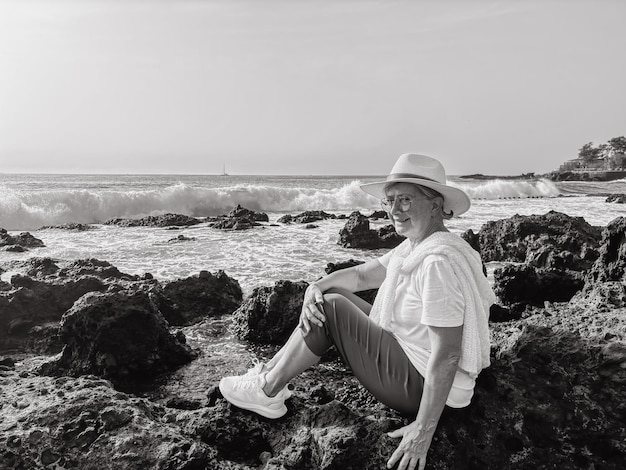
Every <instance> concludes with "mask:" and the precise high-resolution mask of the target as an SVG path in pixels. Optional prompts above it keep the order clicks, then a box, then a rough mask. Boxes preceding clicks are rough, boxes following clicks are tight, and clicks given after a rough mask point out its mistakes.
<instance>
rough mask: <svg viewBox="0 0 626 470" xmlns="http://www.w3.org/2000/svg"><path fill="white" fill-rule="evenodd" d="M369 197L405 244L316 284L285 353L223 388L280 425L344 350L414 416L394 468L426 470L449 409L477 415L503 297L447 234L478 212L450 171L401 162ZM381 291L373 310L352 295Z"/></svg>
mask: <svg viewBox="0 0 626 470" xmlns="http://www.w3.org/2000/svg"><path fill="white" fill-rule="evenodd" d="M362 189H363V190H364V191H365V192H367V193H369V194H371V195H374V196H377V197H379V198H381V201H382V206H383V208H384V209H385V210H386V211H387V213H388V214H389V218H390V219H391V221H392V223H393V225H394V227H395V229H396V231H397V232H398V233H399V234H400V235H403V236H405V237H406V240H405V241H404V242H403V243H402V244H400V245H399V246H398V247H397V248H395V249H393V250H391V251H390V252H388V253H387V254H385V255H383V256H381V257H380V258H378V259H375V260H372V261H369V262H367V263H364V264H361V265H359V266H355V267H352V268H349V269H344V270H340V271H336V272H334V273H332V274H329V275H328V276H326V277H324V278H322V279H320V280H318V281H316V282H314V283H312V284H311V285H310V286H309V287H308V289H307V290H306V292H305V295H304V302H303V306H302V314H301V316H300V322H299V325H298V328H296V331H294V332H293V333H292V335H291V337H290V338H289V340H288V341H287V343H286V344H285V345H284V346H283V347H282V349H281V350H280V351H278V353H277V354H276V355H275V356H274V357H273V358H272V359H271V360H270V361H269V362H268V363H266V364H259V365H257V366H256V367H254V368H253V369H250V370H249V371H248V372H247V373H246V374H245V375H243V376H238V377H226V378H224V379H222V380H221V382H220V390H221V392H222V395H223V396H224V397H225V398H226V399H227V400H228V401H229V402H231V403H232V404H233V405H235V406H238V407H240V408H244V409H247V410H251V411H254V412H256V413H258V414H260V415H262V416H266V417H269V418H279V417H281V416H282V415H284V414H285V413H286V412H287V409H286V407H285V400H286V399H287V398H289V396H290V395H291V393H290V391H289V389H288V388H287V383H288V382H289V380H290V379H292V378H293V377H295V376H296V375H298V374H299V373H300V372H302V371H304V370H305V369H307V368H309V367H310V366H312V365H313V364H315V363H317V362H318V361H319V359H320V356H322V354H323V353H324V352H325V351H326V350H327V349H328V348H329V347H331V346H333V345H334V346H335V347H336V348H337V350H338V351H339V353H340V355H341V356H342V358H343V360H344V361H345V362H346V364H347V365H348V366H349V367H350V368H351V369H352V372H353V373H354V374H355V376H356V377H357V378H358V379H359V381H360V382H361V383H362V384H363V386H364V387H365V388H366V389H367V390H369V391H370V392H371V393H372V394H373V395H374V396H375V397H376V398H377V399H378V400H380V401H381V402H382V403H384V404H385V405H387V406H389V407H391V408H394V409H396V410H398V411H399V412H401V413H403V414H405V415H409V416H412V417H415V420H414V421H413V422H412V423H410V424H409V425H407V426H404V427H403V428H401V429H398V430H396V431H393V432H391V433H389V435H390V436H391V437H396V438H402V441H401V442H400V444H399V446H398V448H397V449H396V450H395V452H394V453H393V454H392V455H391V457H390V459H389V461H388V464H387V466H388V467H389V468H391V467H393V466H394V465H395V464H396V463H398V462H399V466H398V468H399V469H405V468H408V469H414V468H416V466H418V465H419V467H418V468H420V469H423V468H424V466H425V464H426V453H427V451H428V448H429V447H430V443H431V440H432V437H433V434H434V432H435V429H436V427H437V423H438V422H439V418H440V416H441V413H442V411H443V408H444V406H445V405H448V406H450V407H454V408H460V407H464V406H467V405H468V404H469V403H470V400H471V398H472V395H473V393H474V384H475V380H476V377H477V376H478V373H479V372H480V371H481V369H483V368H484V367H487V366H488V365H489V329H488V316H489V307H490V305H491V304H492V303H493V302H494V300H495V298H494V295H493V292H492V290H491V288H490V286H489V284H488V282H487V280H486V278H485V276H484V275H483V271H482V263H481V261H480V257H479V255H478V253H476V251H474V250H473V249H472V248H471V247H470V246H469V245H468V244H467V243H466V242H465V241H463V239H461V238H460V237H458V236H457V235H454V234H452V233H450V232H449V231H448V230H447V229H446V227H445V225H444V220H446V219H449V218H451V217H452V216H456V215H460V214H462V213H464V212H465V211H467V210H468V209H469V207H470V200H469V197H468V196H467V195H466V194H465V193H464V192H463V191H461V190H460V189H457V188H454V187H451V186H449V185H447V184H446V175H445V171H444V168H443V166H442V165H441V163H439V161H437V160H435V159H434V158H430V157H427V156H424V155H417V154H405V155H402V156H400V158H399V159H398V161H397V162H396V164H395V165H394V167H393V168H392V170H391V173H390V174H389V176H388V177H387V179H386V180H385V181H381V182H376V183H370V184H366V185H363V186H362ZM374 288H378V289H379V292H378V295H377V296H376V300H375V301H374V305H373V306H372V305H370V304H368V303H367V302H365V301H363V300H362V299H360V298H359V297H357V296H356V295H354V294H353V293H354V292H358V291H362V290H367V289H374Z"/></svg>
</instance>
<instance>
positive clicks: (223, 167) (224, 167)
mask: <svg viewBox="0 0 626 470" xmlns="http://www.w3.org/2000/svg"><path fill="white" fill-rule="evenodd" d="M221 176H228V173H226V163H224V165H223V166H222V174H221Z"/></svg>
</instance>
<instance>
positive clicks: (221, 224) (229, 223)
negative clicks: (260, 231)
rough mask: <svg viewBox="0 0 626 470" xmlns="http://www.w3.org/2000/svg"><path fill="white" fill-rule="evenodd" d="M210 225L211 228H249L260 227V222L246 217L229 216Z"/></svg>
mask: <svg viewBox="0 0 626 470" xmlns="http://www.w3.org/2000/svg"><path fill="white" fill-rule="evenodd" d="M210 225H211V227H212V228H216V229H219V230H250V229H251V228H254V227H260V226H261V225H262V224H260V223H258V222H255V221H254V220H250V219H248V218H247V217H230V218H226V219H221V220H218V221H217V222H213V223H211V224H210Z"/></svg>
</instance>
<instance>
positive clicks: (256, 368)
mask: <svg viewBox="0 0 626 470" xmlns="http://www.w3.org/2000/svg"><path fill="white" fill-rule="evenodd" d="M264 372H267V367H266V365H265V364H264V363H263V362H260V361H258V360H257V359H254V365H253V366H252V367H251V368H250V369H248V371H247V372H246V373H245V374H243V376H242V377H254V376H255V375H260V374H262V373H264ZM281 393H282V394H284V396H285V400H288V399H289V398H291V395H292V394H291V390H289V384H287V385H285V386H284V387H283V389H282V391H281V392H280V393H279V395H280V394H281Z"/></svg>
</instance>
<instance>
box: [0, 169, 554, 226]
mask: <svg viewBox="0 0 626 470" xmlns="http://www.w3.org/2000/svg"><path fill="white" fill-rule="evenodd" d="M360 184H361V183H360V182H359V181H357V180H355V181H351V182H349V183H347V184H343V185H341V186H338V187H331V188H323V189H319V188H315V187H310V188H309V187H286V186H283V187H281V186H272V185H263V184H246V185H232V186H225V187H217V188H216V187H202V186H195V185H190V184H186V183H178V184H172V185H168V186H164V187H161V188H158V189H143V190H127V189H123V190H122V189H120V190H104V189H97V188H90V189H56V190H48V191H46V190H32V189H31V190H20V189H15V188H10V187H6V186H5V187H0V227H3V228H6V229H7V230H33V229H37V228H40V227H42V226H46V225H60V224H65V223H70V222H75V223H88V224H89V223H102V222H104V221H106V220H108V219H112V218H116V217H121V218H138V217H144V216H148V215H160V214H165V213H178V214H185V215H189V216H193V217H209V216H216V215H222V214H226V213H228V212H229V211H231V210H232V209H233V208H234V207H235V206H236V205H238V204H240V205H242V206H244V207H246V208H248V209H252V210H255V211H266V212H286V213H289V212H301V211H306V210H325V211H352V210H372V209H377V208H378V207H379V202H378V201H377V200H376V199H375V198H373V197H372V196H369V195H367V194H365V193H364V192H363V191H361V189H360ZM452 184H454V183H452ZM456 185H457V186H458V187H460V188H461V189H463V190H465V191H466V192H467V193H468V194H469V195H470V197H472V198H476V199H500V198H511V197H515V198H523V197H554V196H558V195H559V190H558V189H557V187H556V186H555V185H554V183H552V182H550V181H547V180H538V181H532V182H530V181H529V182H527V181H507V180H493V181H488V182H484V183H480V184H472V183H461V184H456Z"/></svg>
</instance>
